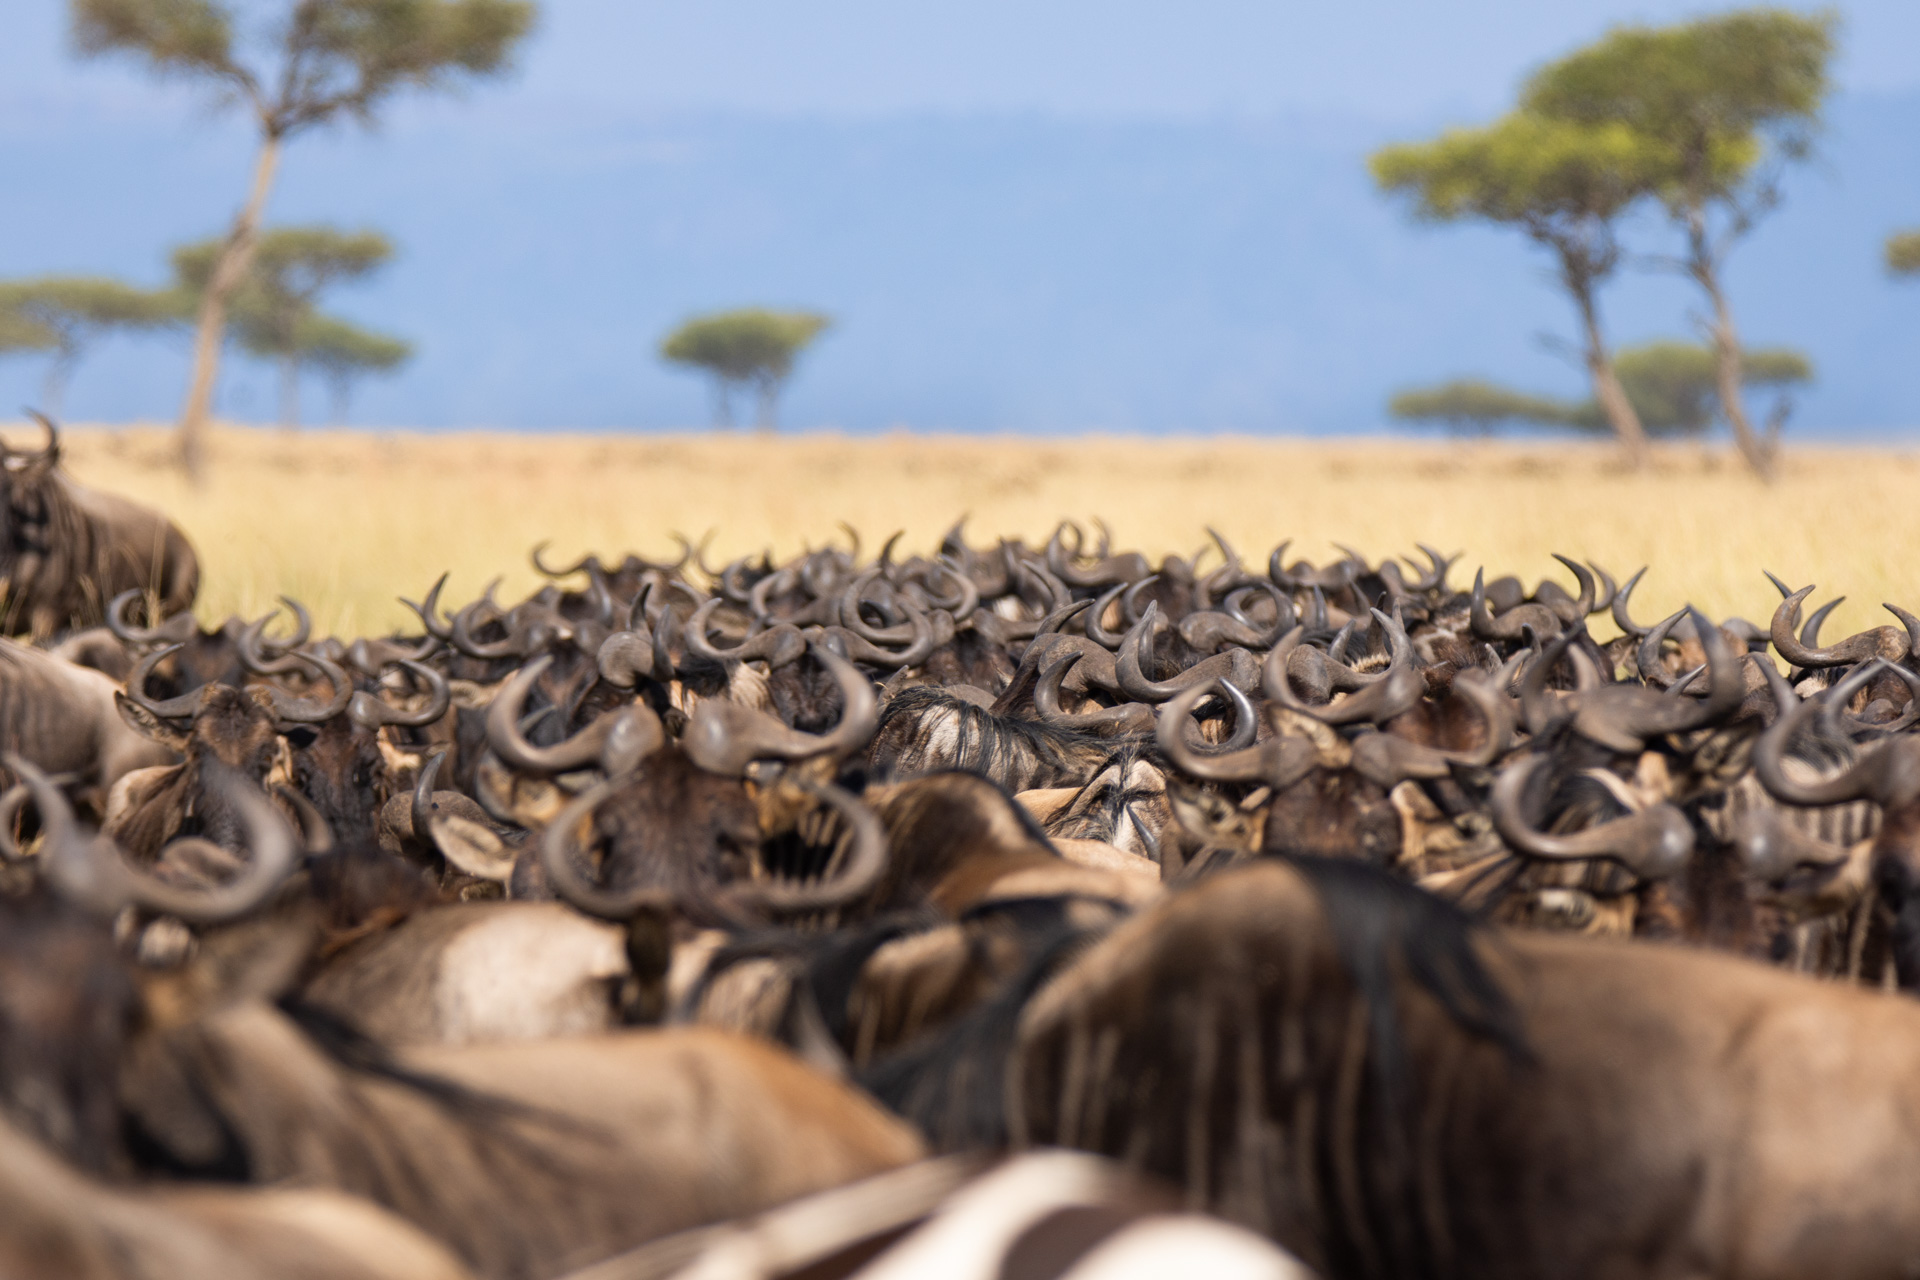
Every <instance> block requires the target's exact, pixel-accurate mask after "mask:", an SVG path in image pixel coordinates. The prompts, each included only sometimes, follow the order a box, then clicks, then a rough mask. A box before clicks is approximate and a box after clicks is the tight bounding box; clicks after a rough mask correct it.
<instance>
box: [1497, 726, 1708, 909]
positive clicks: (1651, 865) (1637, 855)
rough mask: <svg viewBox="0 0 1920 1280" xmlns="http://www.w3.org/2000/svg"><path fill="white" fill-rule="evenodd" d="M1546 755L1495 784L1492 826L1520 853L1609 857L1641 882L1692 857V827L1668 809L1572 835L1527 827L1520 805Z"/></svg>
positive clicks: (1528, 761) (1523, 763)
mask: <svg viewBox="0 0 1920 1280" xmlns="http://www.w3.org/2000/svg"><path fill="white" fill-rule="evenodd" d="M1547 763H1548V760H1547V757H1546V756H1538V755H1536V756H1529V757H1528V758H1526V759H1524V760H1520V761H1518V762H1516V763H1514V764H1512V765H1509V766H1508V767H1507V768H1505V769H1502V770H1501V771H1500V776H1499V777H1498V778H1496V779H1495V780H1494V784H1493V804H1492V808H1493V824H1494V827H1495V828H1496V829H1497V830H1498V831H1499V832H1500V838H1501V839H1502V840H1505V841H1506V842H1507V845H1508V846H1509V847H1510V848H1512V849H1513V850H1515V851H1516V852H1518V853H1523V854H1525V855H1527V856H1528V857H1533V858H1545V859H1548V860H1551V861H1583V860H1585V859H1588V858H1605V859H1607V860H1608V861H1611V862H1617V863H1619V864H1620V865H1621V866H1623V867H1625V868H1627V869H1628V870H1629V871H1632V872H1633V873H1634V874H1635V875H1637V876H1639V877H1640V878H1641V879H1642V880H1662V879H1666V878H1667V877H1669V876H1672V875H1674V874H1675V873H1676V872H1678V871H1679V870H1680V869H1681V868H1682V867H1683V866H1685V865H1686V862H1687V859H1688V858H1689V857H1690V856H1691V855H1692V853H1693V827H1692V825H1691V824H1690V823H1688V821H1687V818H1686V815H1685V814H1683V813H1681V812H1680V811H1679V810H1678V809H1676V808H1674V807H1673V806H1672V805H1670V804H1656V805H1650V806H1648V807H1647V808H1645V809H1643V810H1641V811H1640V812H1639V813H1635V814H1629V815H1628V816H1626V817H1624V818H1614V819H1612V820H1611V821H1608V822H1602V823H1599V824H1597V825H1595V826H1591V827H1588V828H1587V829H1586V830H1584V831H1577V832H1574V833H1573V834H1572V835H1563V836H1551V835H1548V834H1546V833H1545V832H1543V831H1537V830H1535V829H1534V828H1532V827H1530V826H1528V825H1527V822H1526V820H1525V819H1524V818H1522V817H1521V815H1520V800H1521V797H1522V796H1523V795H1524V794H1525V792H1526V787H1527V783H1528V782H1530V781H1531V780H1532V778H1533V775H1534V773H1535V772H1536V771H1537V770H1538V769H1540V767H1541V766H1543V765H1545V764H1547Z"/></svg>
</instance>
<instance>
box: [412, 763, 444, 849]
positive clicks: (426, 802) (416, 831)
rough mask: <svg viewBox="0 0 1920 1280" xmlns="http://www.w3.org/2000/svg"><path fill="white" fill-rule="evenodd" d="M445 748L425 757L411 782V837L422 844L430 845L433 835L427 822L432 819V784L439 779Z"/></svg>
mask: <svg viewBox="0 0 1920 1280" xmlns="http://www.w3.org/2000/svg"><path fill="white" fill-rule="evenodd" d="M446 759H447V748H445V747H442V748H440V749H439V750H438V751H436V752H434V753H433V754H432V755H430V756H428V757H427V762H426V763H425V764H424V765H422V766H421V767H420V777H419V779H418V780H417V781H415V783H414V784H413V807H412V810H411V813H410V816H411V817H412V819H413V838H414V839H415V840H417V841H419V842H420V843H421V844H423V845H431V844H432V843H433V836H432V834H431V832H430V829H429V828H428V826H427V824H428V823H429V822H430V821H432V819H433V792H434V784H435V783H437V782H439V781H440V766H441V765H442V764H444V763H445V762H446Z"/></svg>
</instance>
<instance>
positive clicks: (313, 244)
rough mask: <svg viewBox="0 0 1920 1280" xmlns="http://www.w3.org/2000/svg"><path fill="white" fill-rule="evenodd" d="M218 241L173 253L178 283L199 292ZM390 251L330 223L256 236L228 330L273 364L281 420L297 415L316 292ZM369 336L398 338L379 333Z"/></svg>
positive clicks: (359, 274) (294, 420)
mask: <svg viewBox="0 0 1920 1280" xmlns="http://www.w3.org/2000/svg"><path fill="white" fill-rule="evenodd" d="M223 245H224V242H223V241H220V240H203V241H200V242H199V243H197V244H190V245H184V246H182V247H181V248H179V249H176V250H174V253H173V268H174V275H175V278H176V279H177V280H178V282H179V287H180V288H181V289H182V290H183V291H184V292H186V293H188V294H190V295H191V296H193V297H195V298H198V297H199V296H201V294H202V293H203V292H204V291H205V289H206V287H207V281H208V280H209V279H210V278H211V277H212V275H213V270H214V266H215V264H216V263H217V262H218V261H219V257H220V253H221V250H222V248H223ZM392 257H393V244H392V243H391V242H390V241H389V240H388V239H387V238H386V237H385V236H383V235H381V234H380V233H379V232H377V231H351V232H349V231H341V230H338V229H337V228H334V227H326V226H306V227H275V228H272V229H271V230H267V231H263V232H261V234H260V238H259V242H258V245H257V247H256V249H255V251H254V257H253V265H252V266H251V267H250V268H249V269H248V272H247V274H246V277H245V278H244V279H243V280H242V281H241V282H240V284H239V285H238V286H236V287H235V289H234V291H233V294H232V296H231V298H230V299H229V303H228V311H229V314H230V315H231V317H232V323H233V329H234V333H235V336H236V337H237V338H238V339H239V340H240V345H241V347H242V348H244V349H245V350H246V351H248V352H249V353H251V354H253V355H255V356H259V357H261V358H262V359H267V360H272V361H274V362H276V363H277V364H278V365H279V366H280V421H281V423H282V425H284V426H289V427H291V426H295V425H298V423H299V421H300V373H301V368H302V366H303V365H304V364H306V363H308V356H307V352H306V349H305V339H306V337H307V336H308V335H309V334H310V332H312V331H313V323H314V322H315V321H316V320H317V319H319V318H320V317H319V314H318V310H317V303H318V299H319V296H320V294H321V292H322V291H323V290H325V289H327V288H328V287H329V286H331V285H333V284H336V283H339V282H342V281H347V280H356V279H361V278H364V277H365V276H367V275H369V274H371V273H372V272H374V271H376V270H378V269H379V268H380V267H381V266H384V265H385V264H386V263H387V261H388V260H390V259H391V258H392ZM326 327H327V329H328V331H329V332H332V331H339V330H342V329H346V330H350V329H351V326H350V325H347V324H346V322H345V321H341V320H328V321H327V322H326ZM364 336H365V337H366V338H368V339H370V340H377V341H379V342H385V343H389V344H391V343H399V346H400V347H401V348H402V355H401V356H399V357H398V358H397V359H396V360H395V361H394V363H398V360H403V359H405V352H406V350H408V348H407V347H406V344H405V343H404V342H400V341H399V339H394V338H382V337H380V336H379V335H374V334H368V335H364Z"/></svg>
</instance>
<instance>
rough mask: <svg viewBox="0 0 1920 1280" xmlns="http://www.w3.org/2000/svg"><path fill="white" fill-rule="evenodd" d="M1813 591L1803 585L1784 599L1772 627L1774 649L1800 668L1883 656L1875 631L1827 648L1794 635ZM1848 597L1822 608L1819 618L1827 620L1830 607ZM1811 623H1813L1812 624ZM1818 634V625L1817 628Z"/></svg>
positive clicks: (1848, 662) (1770, 632) (1836, 664)
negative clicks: (1805, 602)
mask: <svg viewBox="0 0 1920 1280" xmlns="http://www.w3.org/2000/svg"><path fill="white" fill-rule="evenodd" d="M1812 593H1813V588H1812V587H1802V588H1801V589H1800V590H1798V591H1796V592H1794V593H1793V594H1792V595H1790V596H1788V597H1787V598H1786V599H1785V600H1782V601H1781V602H1780V607H1779V608H1777V609H1775V610H1774V611H1773V624H1772V626H1771V627H1769V628H1768V631H1767V635H1768V638H1769V639H1771V640H1772V641H1773V647H1774V650H1775V651H1776V652H1777V653H1779V655H1780V656H1781V657H1783V658H1785V659H1786V660H1787V661H1788V662H1791V663H1792V664H1793V665H1794V666H1796V667H1807V668H1815V667H1844V666H1848V665H1850V664H1852V663H1855V662H1864V661H1866V660H1867V659H1869V658H1873V657H1877V656H1878V655H1879V646H1878V644H1877V643H1876V642H1875V637H1874V634H1873V632H1871V631H1862V632H1861V633H1860V634H1859V635H1855V636H1849V637H1847V638H1846V639H1845V640H1842V641H1841V642H1840V643H1839V644H1836V645H1830V646H1828V647H1827V648H1824V649H1823V648H1815V647H1813V646H1812V644H1811V640H1809V641H1807V642H1803V641H1802V640H1801V638H1800V637H1799V636H1796V635H1794V634H1793V623H1794V619H1795V618H1797V617H1798V616H1799V613H1800V605H1801V602H1802V601H1804V600H1805V599H1806V598H1807V597H1808V596H1809V595H1811V594H1812ZM1844 599H1846V597H1845V596H1841V597H1840V599H1839V600H1835V601H1833V603H1832V604H1829V605H1827V606H1825V607H1824V608H1822V609H1821V610H1820V612H1819V613H1818V614H1816V615H1815V617H1816V618H1819V619H1824V618H1825V617H1826V613H1827V610H1828V609H1832V608H1833V607H1834V606H1835V605H1838V604H1839V603H1840V600H1844ZM1809 625H1811V624H1809ZM1814 634H1815V635H1818V634H1819V632H1818V628H1817V627H1816V628H1815V629H1814Z"/></svg>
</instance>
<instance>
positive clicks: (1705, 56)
mask: <svg viewBox="0 0 1920 1280" xmlns="http://www.w3.org/2000/svg"><path fill="white" fill-rule="evenodd" d="M1835 25H1836V19H1835V18H1834V16H1833V15H1832V14H1831V13H1821V14H1812V15H1809V14H1801V13H1794V12H1792V11H1790V10H1786V9H1771V8H1762V9H1749V10H1743V11H1738V12H1734V13H1728V14H1721V15H1718V16H1715V17H1711V18H1703V19H1700V20H1698V21H1695V22H1688V23H1682V24H1679V25H1677V26H1670V27H1657V28H1652V27H1622V28H1620V29H1618V30H1616V31H1613V32H1612V33H1610V34H1609V35H1608V36H1607V37H1606V38H1605V39H1603V40H1601V41H1600V42H1598V43H1597V44H1594V45H1592V46H1591V47H1589V48H1587V49H1583V50H1581V51H1580V52H1578V53H1575V54H1572V55H1571V56H1569V57H1566V58H1563V59H1561V60H1560V61H1558V62H1555V63H1552V64H1550V65H1548V66H1546V67H1543V68H1542V69H1541V70H1540V71H1539V72H1537V73H1536V74H1535V75H1534V76H1533V78H1532V79H1531V80H1530V81H1529V82H1528V84H1527V87H1526V89H1525V90H1524V91H1523V93H1522V95H1521V106H1522V108H1523V109H1524V110H1527V111H1531V112H1536V113H1538V114H1541V115H1545V116H1550V117H1552V118H1554V119H1558V120H1566V121H1570V122H1576V123H1581V124H1587V125H1625V126H1626V127H1628V128H1630V129H1632V130H1633V131H1634V132H1635V133H1637V134H1639V135H1640V136H1642V137H1643V138H1646V139H1647V140H1649V141H1650V142H1651V143H1653V144H1655V145H1657V146H1658V147H1660V148H1661V149H1663V150H1664V151H1665V152H1666V154H1667V157H1668V161H1669V165H1670V168H1669V171H1668V173H1667V174H1666V175H1665V177H1664V179H1663V180H1662V182H1661V184H1660V191H1659V194H1660V197H1661V199H1662V201H1663V202H1664V203H1665V205H1666V207H1667V209H1668V211H1669V214H1670V215H1671V217H1672V218H1673V219H1674V221H1675V222H1676V223H1678V224H1679V226H1680V228H1681V230H1682V232H1683V234H1684V236H1685V242H1686V252H1685V254H1684V255H1683V256H1682V257H1680V258H1679V259H1677V260H1676V261H1675V265H1676V266H1677V267H1678V268H1679V269H1680V270H1682V271H1684V272H1685V273H1686V274H1687V275H1688V276H1690V277H1692V279H1693V281H1694V282H1695V283H1696V284H1697V285H1699V287H1700V289H1701V292H1702V293H1703V294H1705V296H1706V300H1707V304H1708V307H1709V308H1710V310H1711V316H1710V318H1709V319H1707V320H1706V321H1705V322H1704V327H1705V329H1706V331H1707V334H1708V337H1709V338H1710V339H1711V341H1712V343H1713V348H1714V353H1715V356H1716V359H1717V362H1718V368H1717V375H1716V380H1717V387H1718V393H1719V397H1720V406H1721V410H1722V411H1723V412H1724V413H1725V414H1726V418H1727V421H1728V423H1729V424H1730V425H1731V426H1732V428H1733V433H1734V439H1735V441H1736V442H1737V443H1738V445H1739V448H1740V452H1741V454H1742V456H1744V457H1745V458H1746V460H1747V462H1748V464H1749V465H1750V466H1752V467H1753V469H1754V470H1755V471H1756V472H1757V473H1759V474H1760V475H1763V476H1768V475H1771V474H1772V473H1773V470H1774V455H1775V453H1776V451H1777V443H1778V442H1777V441H1776V440H1775V439H1773V438H1771V437H1769V438H1767V439H1764V440H1763V439H1762V438H1761V437H1760V436H1759V435H1758V434H1757V433H1755V431H1754V430H1753V426H1752V424H1751V422H1750V421H1749V420H1748V418H1747V413H1746V408H1745V406H1744V404H1743V403H1742V400H1741V395H1740V388H1741V384H1742V382H1743V381H1744V379H1743V378H1742V376H1741V373H1740V363H1741V355H1740V337H1739V333H1738V331H1737V330H1736V328H1735V327H1734V322H1733V313H1732V309H1731V308H1730V307H1729V305H1728V302H1727V295H1726V289H1725V286H1724V283H1723V275H1724V263H1725V260H1726V256H1727V253H1728V252H1729V251H1730V250H1731V249H1732V248H1733V246H1734V245H1735V244H1736V243H1738V242H1739V241H1740V240H1741V239H1742V238H1743V237H1745V236H1746V235H1747V234H1748V233H1749V232H1750V231H1752V230H1753V227H1754V224H1755V223H1756V222H1757V221H1758V220H1759V219H1760V218H1761V217H1762V216H1763V215H1765V214H1766V213H1767V212H1769V211H1770V210H1772V209H1774V208H1775V207H1777V206H1778V204H1779V203H1780V175H1781V172H1782V170H1783V169H1784V168H1785V166H1786V165H1787V164H1788V163H1790V162H1792V161H1795V160H1799V159H1802V158H1804V157H1805V156H1806V155H1807V154H1808V153H1809V151H1810V150H1811V146H1812V138H1813V135H1814V132H1815V130H1816V129H1817V128H1818V127H1819V116H1820V108H1821V104H1822V103H1823V102H1824V100H1825V98H1826V95H1827V91H1828V89H1829V79H1828V74H1827V64H1828V62H1829V61H1830V60H1831V59H1832V56H1833V47H1834V29H1835Z"/></svg>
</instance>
